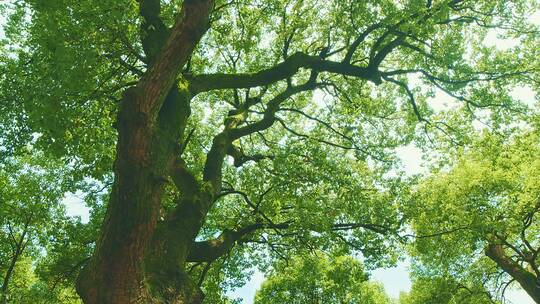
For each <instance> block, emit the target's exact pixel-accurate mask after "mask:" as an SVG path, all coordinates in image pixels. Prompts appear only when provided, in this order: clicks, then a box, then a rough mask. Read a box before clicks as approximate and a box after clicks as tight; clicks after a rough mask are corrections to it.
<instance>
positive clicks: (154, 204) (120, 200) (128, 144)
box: [77, 0, 213, 304]
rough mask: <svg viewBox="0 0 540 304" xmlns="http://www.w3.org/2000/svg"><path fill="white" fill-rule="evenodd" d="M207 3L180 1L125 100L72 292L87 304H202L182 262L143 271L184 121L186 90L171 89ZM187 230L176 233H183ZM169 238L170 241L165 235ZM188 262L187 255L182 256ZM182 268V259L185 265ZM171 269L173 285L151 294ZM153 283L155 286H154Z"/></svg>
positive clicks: (185, 243)
mask: <svg viewBox="0 0 540 304" xmlns="http://www.w3.org/2000/svg"><path fill="white" fill-rule="evenodd" d="M212 7H213V1H212V0H189V1H188V0H186V1H184V2H183V6H182V9H181V12H180V15H179V17H178V20H177V21H176V23H175V25H174V27H173V28H172V29H171V32H170V35H169V37H168V39H167V41H166V43H165V45H164V46H163V47H162V48H161V49H160V52H159V54H158V55H157V56H156V57H155V59H154V60H153V62H152V64H151V65H150V66H149V68H148V70H147V71H146V73H145V74H144V75H143V77H142V78H141V80H140V81H139V83H138V84H137V85H136V86H135V87H132V88H130V89H128V90H127V91H126V92H125V93H124V96H123V99H122V102H121V106H120V109H119V113H118V122H117V129H118V142H117V146H116V160H115V164H114V174H115V181H114V184H113V187H112V192H111V196H110V199H109V204H108V208H107V213H106V216H105V220H104V223H103V226H102V228H101V235H100V238H99V240H98V242H97V244H96V248H95V251H94V255H93V257H92V259H91V260H90V262H89V263H88V264H87V265H86V267H85V268H84V269H83V270H82V271H81V273H80V275H79V278H78V281H77V292H78V293H79V295H80V296H81V298H82V300H83V302H84V303H86V304H98V303H99V304H117V303H118V304H120V303H121V304H130V303H200V302H201V301H202V294H201V293H200V291H199V289H198V288H197V287H196V286H195V285H194V284H193V283H192V282H190V280H189V278H188V276H187V275H186V274H185V272H184V269H183V268H182V267H183V265H184V261H182V260H181V259H182V256H177V257H178V258H179V259H180V260H179V261H170V260H168V261H169V262H171V263H173V264H172V265H168V268H164V269H163V270H161V269H155V268H153V269H151V268H148V267H146V266H147V265H146V264H147V262H148V261H152V258H149V257H148V255H149V254H152V255H156V256H163V255H164V253H162V252H156V251H155V250H149V248H150V245H151V244H152V242H153V241H152V240H154V239H159V238H160V236H157V235H156V234H157V233H164V231H163V230H162V229H156V227H157V226H158V216H159V212H160V209H161V202H162V199H163V190H164V185H165V184H166V182H167V180H168V176H169V175H170V170H171V168H173V167H174V164H175V162H176V158H177V156H178V154H179V148H178V147H179V143H180V139H181V138H182V134H183V133H184V129H185V126H186V124H187V119H188V117H189V115H190V105H189V102H190V99H191V96H190V94H189V91H188V89H187V86H186V85H185V84H183V83H182V82H180V85H178V86H176V85H174V84H175V82H177V81H178V80H177V77H178V74H179V71H180V69H181V68H182V67H183V66H184V65H185V63H186V62H187V60H188V58H189V57H190V56H191V53H192V52H193V50H194V48H195V46H196V44H197V43H198V41H199V40H200V39H201V37H202V36H203V34H204V33H205V32H206V30H207V29H208V25H209V15H210V12H211V10H212ZM185 227H186V226H185V225H184V226H182V228H185ZM177 232H178V233H179V234H180V235H187V236H189V237H184V238H182V237H179V238H178V239H177V240H176V241H175V244H176V246H178V247H181V248H185V249H184V250H189V244H191V242H193V239H190V238H195V234H196V233H195V234H194V233H192V232H188V233H186V232H185V231H182V230H181V229H180V231H177ZM169 236H170V235H169ZM185 255H187V253H186V254H185ZM184 260H185V259H184ZM168 269H174V271H173V273H174V275H175V278H176V279H175V280H174V284H172V283H167V284H166V288H162V287H157V288H156V286H157V285H160V283H159V281H160V280H159V279H161V280H165V279H168V278H167V276H163V275H158V274H160V273H162V272H165V273H167V274H169V275H170V271H169V272H167V271H168ZM156 278H157V280H156Z"/></svg>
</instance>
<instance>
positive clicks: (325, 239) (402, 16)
mask: <svg viewBox="0 0 540 304" xmlns="http://www.w3.org/2000/svg"><path fill="white" fill-rule="evenodd" d="M535 9H537V4H536V3H534V2H531V1H512V2H508V1H493V0H492V1H465V0H441V1H418V0H410V1H392V0H385V1H355V0H351V1H347V0H335V1H318V0H309V1H308V0H305V1H301V0H289V1H278V0H269V1H240V0H239V1H235V0H232V1H220V0H216V1H214V0H184V1H160V0H139V1H133V0H102V1H91V0H82V1H81V0H79V1H70V0H54V1H51V0H47V1H44V0H27V1H13V2H9V3H8V4H7V5H5V7H4V11H6V12H7V13H9V16H10V17H9V20H8V22H7V25H6V26H5V33H6V37H7V43H5V42H3V43H2V45H1V46H2V65H1V68H2V70H3V74H4V75H3V76H2V87H1V89H0V94H1V96H2V101H3V102H2V103H1V104H0V107H1V110H2V111H1V112H0V115H1V117H2V119H3V121H4V122H5V123H3V124H2V127H1V128H0V135H1V140H2V141H1V144H2V147H1V149H2V150H1V151H2V152H3V153H6V154H14V153H19V152H18V151H19V150H20V149H22V148H23V147H24V146H25V144H28V143H29V144H31V145H32V146H33V147H35V149H41V150H43V151H46V153H48V154H49V155H51V156H53V157H56V158H58V159H62V160H64V161H65V163H66V165H67V167H68V168H69V170H71V171H72V172H73V182H74V183H82V182H88V181H89V180H90V178H93V179H95V180H97V181H98V183H99V182H100V183H102V184H104V185H105V186H107V185H108V181H109V180H111V176H113V182H112V186H111V187H110V195H109V196H108V200H107V202H106V204H101V203H97V204H94V205H93V206H94V207H95V208H96V210H101V209H100V208H103V205H105V206H106V207H105V208H106V212H100V211H95V212H93V215H94V217H95V218H96V219H101V216H103V224H102V226H101V228H100V230H99V237H98V238H96V240H95V243H89V245H88V247H89V248H91V249H93V255H92V257H91V258H90V259H89V261H88V262H87V263H86V264H85V266H84V268H83V269H82V270H81V272H80V274H79V278H78V281H77V291H78V293H79V295H80V296H81V298H82V300H83V301H84V302H85V303H200V302H201V301H202V300H203V292H202V291H201V288H200V286H202V288H203V289H205V290H209V289H210V288H209V287H208V286H206V287H205V280H204V279H205V275H206V274H207V273H209V272H211V271H212V270H211V268H212V267H214V265H215V264H216V263H214V262H215V261H216V260H218V259H223V258H224V257H227V256H231V255H236V257H242V256H245V255H246V253H245V252H243V251H242V248H251V249H257V248H260V247H257V246H260V245H261V243H262V245H266V246H268V247H267V248H268V249H269V250H270V252H271V254H272V255H273V256H274V257H280V256H281V257H282V256H286V255H288V254H290V252H291V251H293V250H294V248H299V247H320V248H329V247H331V246H344V245H346V246H348V248H350V249H352V250H356V251H360V252H362V254H363V255H364V257H366V259H367V260H368V262H369V261H372V262H374V263H373V265H378V264H381V263H383V262H384V261H390V262H391V261H392V260H393V258H394V253H395V252H394V251H393V250H390V249H391V247H393V244H392V236H393V235H396V234H398V233H399V230H400V224H401V223H402V219H401V216H400V214H399V212H398V209H397V207H396V205H395V201H396V200H397V199H399V197H400V193H401V190H402V189H400V186H399V183H398V182H397V181H398V180H399V177H395V176H394V177H391V175H388V174H386V173H387V172H388V170H389V169H391V168H392V167H393V166H394V164H395V158H394V157H393V149H394V148H395V147H397V146H401V145H404V144H407V143H408V142H410V140H411V139H412V135H413V134H414V133H415V132H414V131H415V130H418V131H423V132H424V134H425V135H426V136H427V137H426V138H431V137H432V136H437V135H440V134H444V135H445V136H448V137H449V138H450V139H451V140H452V141H454V142H456V143H459V142H460V141H463V140H466V139H467V138H466V137H464V136H461V135H462V134H464V132H466V130H465V129H466V128H467V125H468V124H467V123H468V122H470V121H471V120H473V119H475V113H476V109H477V108H483V109H490V111H491V112H490V113H491V114H493V117H494V119H497V120H501V119H503V118H504V117H507V116H505V115H507V114H510V115H511V114H513V113H516V111H523V110H524V109H523V107H521V106H520V105H519V104H518V103H517V102H516V101H514V100H513V99H512V98H511V96H509V94H508V92H509V91H510V89H511V88H512V87H514V86H515V85H516V83H519V84H521V85H531V86H537V84H538V77H539V76H538V73H537V70H538V43H537V42H538V39H537V34H538V31H536V30H531V28H533V25H531V24H529V23H528V22H527V18H526V15H527V12H529V11H532V10H535ZM494 30H495V31H497V30H498V31H497V34H499V35H501V36H505V37H508V38H514V39H519V40H520V42H521V43H520V45H519V46H517V47H515V48H510V49H504V50H500V49H496V48H494V47H492V46H487V45H485V43H483V42H484V38H485V36H486V34H487V33H488V32H489V31H494ZM435 89H437V90H439V91H440V92H443V93H445V94H447V95H449V96H450V97H451V98H454V99H455V100H456V101H459V102H460V106H458V107H457V108H455V109H453V110H452V111H450V112H447V113H446V112H443V113H441V112H438V113H434V112H433V111H432V110H431V109H430V107H429V101H432V99H430V97H431V96H433V93H434V92H435ZM482 113H485V110H484V112H482ZM114 147H116V148H114ZM238 244H243V245H244V246H242V247H239V246H238V247H235V245H238ZM249 246H251V247H249ZM254 252H255V253H257V252H260V251H257V250H251V251H250V253H251V254H252V256H254V255H256V254H254ZM81 265H82V264H81ZM237 266H238V265H237ZM245 266H246V267H247V266H248V265H245Z"/></svg>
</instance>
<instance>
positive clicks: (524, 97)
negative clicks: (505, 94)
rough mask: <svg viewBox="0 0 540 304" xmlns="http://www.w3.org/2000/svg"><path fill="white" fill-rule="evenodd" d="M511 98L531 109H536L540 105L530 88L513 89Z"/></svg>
mask: <svg viewBox="0 0 540 304" xmlns="http://www.w3.org/2000/svg"><path fill="white" fill-rule="evenodd" d="M510 96H512V97H513V98H515V99H516V100H518V101H520V102H522V103H524V104H526V105H527V106H529V107H534V106H535V105H536V104H537V103H538V98H537V96H536V94H535V92H534V91H533V89H532V88H531V87H529V86H517V87H515V88H513V89H512V91H511V92H510Z"/></svg>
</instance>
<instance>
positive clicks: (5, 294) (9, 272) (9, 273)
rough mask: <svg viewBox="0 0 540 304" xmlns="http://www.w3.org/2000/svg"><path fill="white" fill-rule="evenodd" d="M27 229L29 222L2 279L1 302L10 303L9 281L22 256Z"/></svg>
mask: <svg viewBox="0 0 540 304" xmlns="http://www.w3.org/2000/svg"><path fill="white" fill-rule="evenodd" d="M27 229H28V222H27V223H26V224H25V226H24V230H23V233H22V235H21V238H20V239H19V241H18V242H17V243H16V244H15V252H14V253H13V257H12V258H11V261H10V263H9V267H8V269H7V271H6V275H5V276H4V280H3V281H2V289H1V290H0V293H1V298H0V303H1V304H7V303H8V296H9V295H8V293H9V282H10V280H11V277H12V276H13V271H14V270H15V265H17V262H18V261H19V258H20V257H21V255H22V253H23V251H24V247H25V238H26V233H27Z"/></svg>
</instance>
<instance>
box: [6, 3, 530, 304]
mask: <svg viewBox="0 0 540 304" xmlns="http://www.w3.org/2000/svg"><path fill="white" fill-rule="evenodd" d="M531 20H535V21H536V22H535V23H536V24H538V22H540V12H536V13H535V14H533V15H532V16H531ZM4 22H5V18H4V17H3V16H0V39H2V38H3V37H4V34H3V30H2V26H1V25H2V24H3V23H4ZM516 43H518V42H517V41H515V40H501V39H499V38H497V34H496V33H495V32H492V33H490V35H488V37H487V39H486V44H490V45H494V46H497V47H498V48H508V47H512V46H514V45H515V44H516ZM513 95H514V97H516V98H519V99H520V100H522V101H524V102H526V103H527V104H532V103H535V102H537V101H536V100H535V97H534V94H533V92H532V91H531V90H530V89H528V88H517V89H516V90H514V92H513ZM435 99H436V100H434V103H432V104H438V105H441V106H442V105H443V104H445V103H452V102H453V101H452V100H451V99H449V98H448V97H446V96H444V94H441V93H440V92H439V93H438V94H436V96H435ZM397 153H398V156H399V157H400V158H401V159H402V161H403V165H404V168H405V170H406V172H407V173H408V174H415V173H421V172H424V168H423V167H422V166H421V164H422V158H421V151H420V149H418V148H416V147H414V146H412V145H411V146H406V147H402V148H399V149H398V150H397ZM81 196H82V193H76V194H66V196H65V197H64V200H63V202H64V204H65V205H66V209H67V213H68V214H69V215H71V216H78V217H80V218H81V220H82V221H83V222H87V221H88V217H89V212H88V208H87V207H86V206H85V204H84V202H83V201H82V199H81ZM408 267H409V264H408V263H407V262H406V261H405V262H401V263H399V264H398V265H397V266H396V267H393V268H388V269H378V270H375V271H374V272H373V273H372V278H373V279H374V280H377V281H380V282H381V283H382V284H383V285H384V287H385V289H386V292H387V293H388V294H389V295H390V296H391V297H394V298H398V297H399V293H400V292H402V291H408V290H409V289H410V288H411V281H410V279H409V276H408ZM263 281H264V275H263V274H262V273H261V272H259V271H255V273H254V274H253V276H252V278H251V280H250V281H249V282H247V284H246V285H244V286H243V287H242V288H239V289H237V290H235V291H234V292H231V293H229V295H230V296H231V297H234V298H241V299H242V300H243V303H245V304H251V303H253V298H254V295H255V291H256V290H257V289H258V288H259V286H260V285H261V283H262V282H263ZM507 299H508V300H510V301H512V302H513V303H515V304H534V302H533V300H532V299H531V298H530V297H529V296H528V295H527V294H526V293H525V292H523V291H522V290H519V289H517V288H515V289H513V290H509V291H507Z"/></svg>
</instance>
